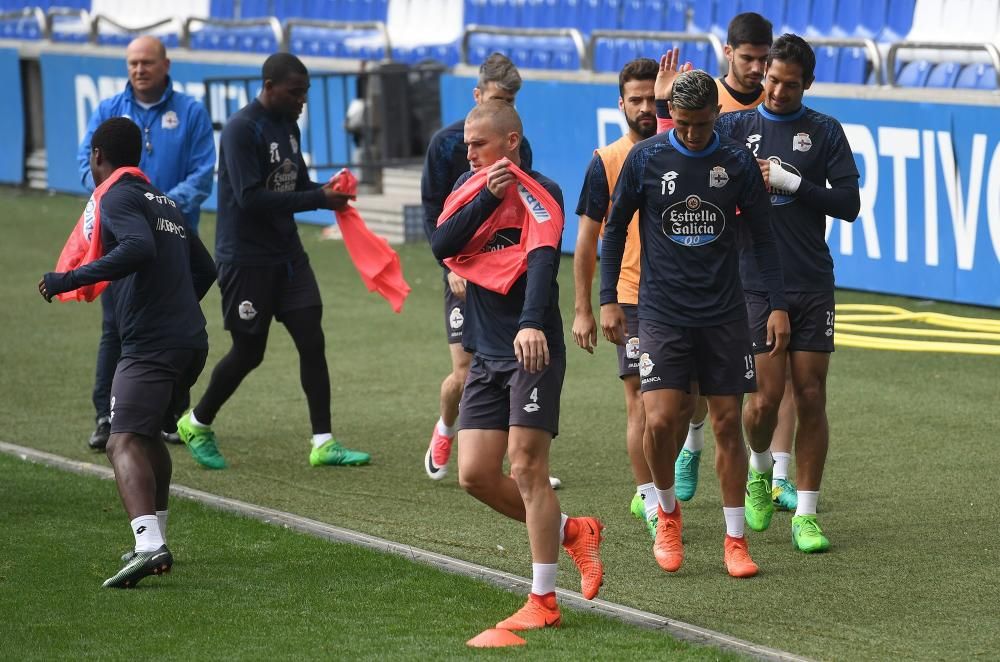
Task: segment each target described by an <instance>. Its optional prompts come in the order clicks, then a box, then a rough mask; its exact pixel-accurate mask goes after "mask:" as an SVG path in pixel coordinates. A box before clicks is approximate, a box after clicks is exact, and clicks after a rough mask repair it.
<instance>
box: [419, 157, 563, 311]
mask: <svg viewBox="0 0 1000 662" xmlns="http://www.w3.org/2000/svg"><path fill="white" fill-rule="evenodd" d="M508 167H509V168H510V171H511V172H512V173H513V174H514V176H515V177H516V178H517V185H516V186H508V187H507V191H506V193H504V198H503V200H502V201H501V202H500V206H499V207H497V209H496V210H495V211H494V212H493V213H492V214H491V215H490V217H489V218H488V219H486V221H485V222H484V223H483V224H482V225H481V226H479V229H478V230H476V233H475V234H474V235H473V236H472V239H470V240H469V243H468V244H466V246H465V248H463V249H462V252H461V253H459V254H458V255H455V256H453V257H449V258H445V260H444V265H445V266H446V267H448V268H449V269H451V270H452V271H453V272H455V274H457V275H459V276H461V277H462V278H465V279H466V280H468V281H470V282H472V283H475V284H476V285H478V286H480V287H484V288H486V289H488V290H491V291H493V292H498V293H500V294H507V293H508V292H509V291H510V288H511V287H512V286H513V285H514V283H515V282H517V279H518V278H520V277H521V276H522V275H524V273H525V272H526V271H527V270H528V253H530V252H531V251H533V250H535V249H536V248H543V247H549V248H556V247H558V246H559V242H560V241H561V240H562V231H563V223H564V220H563V213H562V209H561V208H560V207H559V203H557V202H556V201H555V199H554V198H553V197H552V196H551V195H549V192H548V191H546V190H545V188H544V187H543V186H542V185H541V184H539V183H538V182H536V181H535V180H534V179H533V178H532V177H531V176H530V175H529V174H528V173H526V172H524V171H523V170H521V169H520V168H518V167H517V166H516V165H514V164H513V163H510V164H508ZM486 171H487V168H482V169H480V170H479V172H477V173H476V174H474V175H472V177H470V178H469V179H468V180H466V182H465V183H464V184H462V186H460V187H459V188H458V189H457V190H455V191H452V193H451V195H449V196H448V199H447V200H445V202H444V209H443V210H442V211H441V215H440V216H439V217H438V222H437V224H438V226H441V225H443V224H444V223H446V222H447V220H448V219H449V218H451V217H452V216H453V215H454V214H455V212H456V211H458V210H459V209H461V208H462V207H464V206H465V205H467V204H469V202H471V201H472V200H473V199H474V198H475V197H476V196H477V195H479V192H480V191H481V190H483V188H484V187H485V186H486ZM509 228H520V229H521V240H520V242H519V243H517V244H515V245H513V246H506V247H504V248H501V249H498V250H490V251H485V252H484V250H483V249H484V248H485V247H486V245H487V243H488V242H489V241H490V239H492V238H493V236H494V235H496V233H497V232H499V231H500V230H505V229H509Z"/></svg>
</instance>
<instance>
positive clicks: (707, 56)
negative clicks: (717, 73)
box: [680, 41, 718, 71]
mask: <svg viewBox="0 0 1000 662" xmlns="http://www.w3.org/2000/svg"><path fill="white" fill-rule="evenodd" d="M680 59H681V62H690V63H691V66H693V67H694V68H695V69H703V70H705V71H708V70H709V68H710V66H711V65H710V61H711V60H714V59H715V54H714V53H713V52H712V47H711V46H710V45H709V44H708V42H706V41H695V42H690V41H689V42H686V43H683V44H681V57H680ZM715 67H716V68H718V64H716V65H715Z"/></svg>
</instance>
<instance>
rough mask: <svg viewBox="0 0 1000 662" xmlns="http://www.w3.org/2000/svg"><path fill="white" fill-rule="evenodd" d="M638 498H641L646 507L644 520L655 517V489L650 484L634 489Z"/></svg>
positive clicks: (656, 501) (656, 500)
mask: <svg viewBox="0 0 1000 662" xmlns="http://www.w3.org/2000/svg"><path fill="white" fill-rule="evenodd" d="M635 491H636V492H638V494H639V496H640V497H642V503H643V505H644V506H645V507H646V519H647V520H648V519H649V518H651V517H655V516H656V506H657V503H658V499H657V498H656V487H654V486H653V484H652V483H646V484H644V485H640V486H639V487H637V488H635Z"/></svg>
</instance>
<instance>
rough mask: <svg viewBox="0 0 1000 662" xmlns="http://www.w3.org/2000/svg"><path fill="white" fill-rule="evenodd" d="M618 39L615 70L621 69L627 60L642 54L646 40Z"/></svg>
mask: <svg viewBox="0 0 1000 662" xmlns="http://www.w3.org/2000/svg"><path fill="white" fill-rule="evenodd" d="M617 41H618V45H617V48H615V68H614V71H621V69H622V67H624V66H625V63H626V62H628V61H630V60H634V59H635V58H637V57H640V56H641V55H642V47H643V45H644V43H645V42H644V41H643V40H641V39H618V40H617Z"/></svg>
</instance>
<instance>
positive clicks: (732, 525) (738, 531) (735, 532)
mask: <svg viewBox="0 0 1000 662" xmlns="http://www.w3.org/2000/svg"><path fill="white" fill-rule="evenodd" d="M745 510H746V509H745V508H744V507H743V506H740V507H739V508H726V507H725V506H723V507H722V515H723V517H725V518H726V535H727V536H730V537H731V538H742V537H743V523H744V521H745V520H744V519H743V518H744V516H745V515H746V513H745Z"/></svg>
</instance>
